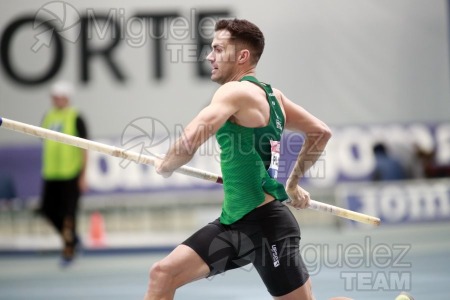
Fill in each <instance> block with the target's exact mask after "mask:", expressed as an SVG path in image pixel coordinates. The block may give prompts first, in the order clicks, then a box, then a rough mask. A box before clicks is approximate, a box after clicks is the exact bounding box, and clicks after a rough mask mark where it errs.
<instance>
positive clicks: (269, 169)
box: [216, 76, 288, 224]
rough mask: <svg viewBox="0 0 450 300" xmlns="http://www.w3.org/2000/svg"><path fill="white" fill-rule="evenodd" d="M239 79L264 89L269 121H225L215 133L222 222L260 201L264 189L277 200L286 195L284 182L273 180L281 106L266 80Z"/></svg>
mask: <svg viewBox="0 0 450 300" xmlns="http://www.w3.org/2000/svg"><path fill="white" fill-rule="evenodd" d="M240 81H250V82H252V83H255V84H256V85H258V86H260V87H261V88H262V89H264V91H265V92H266V95H267V101H268V102H269V105H270V121H269V124H268V125H267V126H265V127H260V128H249V127H244V126H241V125H237V124H235V123H232V122H230V121H227V122H226V123H225V124H224V125H223V126H222V127H221V128H220V129H219V130H218V131H217V133H216V139H217V142H218V143H219V146H220V150H221V153H220V166H221V170H222V178H223V188H224V201H223V204H222V213H221V215H220V222H221V223H222V224H232V223H234V222H236V221H237V220H239V219H241V218H242V217H243V216H244V215H246V214H247V213H249V212H250V211H252V210H253V209H255V208H256V207H257V206H258V205H260V204H261V203H262V202H263V201H264V198H265V193H267V194H269V195H272V196H273V197H274V198H275V199H277V200H279V201H283V200H286V199H288V195H287V194H286V191H285V188H284V186H283V185H282V184H281V183H279V182H278V181H277V180H276V175H277V171H278V159H279V156H280V148H279V147H280V143H279V141H280V140H281V134H282V132H283V128H284V122H285V120H284V115H283V112H282V110H281V107H280V105H279V103H278V100H277V99H276V97H275V96H274V94H273V91H272V88H271V87H270V85H269V84H266V83H262V82H259V81H258V80H257V79H256V78H255V77H253V76H245V77H243V78H242V79H241V80H240Z"/></svg>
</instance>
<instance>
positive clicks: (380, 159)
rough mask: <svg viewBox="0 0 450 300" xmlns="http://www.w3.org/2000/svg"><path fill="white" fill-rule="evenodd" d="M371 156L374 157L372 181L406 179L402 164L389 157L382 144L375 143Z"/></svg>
mask: <svg viewBox="0 0 450 300" xmlns="http://www.w3.org/2000/svg"><path fill="white" fill-rule="evenodd" d="M373 154H374V156H375V169H374V171H373V173H372V180H373V181H383V180H402V179H407V175H406V171H405V169H404V168H403V166H402V164H401V163H400V162H399V161H398V160H396V159H395V158H394V157H392V156H391V155H389V153H388V150H387V148H386V145H385V144H384V143H381V142H380V143H376V144H375V145H374V146H373Z"/></svg>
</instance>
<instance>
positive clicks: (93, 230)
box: [89, 212, 105, 247]
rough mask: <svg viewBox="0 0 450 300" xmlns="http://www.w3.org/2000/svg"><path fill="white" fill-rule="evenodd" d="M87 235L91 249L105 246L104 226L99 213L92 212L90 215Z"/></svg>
mask: <svg viewBox="0 0 450 300" xmlns="http://www.w3.org/2000/svg"><path fill="white" fill-rule="evenodd" d="M89 234H90V240H91V245H92V246H93V247H103V246H105V224H104V221H103V216H102V214H101V213H99V212H93V213H92V214H91V222H90V229H89Z"/></svg>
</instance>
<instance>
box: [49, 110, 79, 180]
mask: <svg viewBox="0 0 450 300" xmlns="http://www.w3.org/2000/svg"><path fill="white" fill-rule="evenodd" d="M77 116H78V112H77V111H76V110H75V109H73V108H64V109H52V110H50V111H49V112H48V113H47V114H46V116H45V118H44V121H43V123H42V127H44V128H47V129H50V130H54V131H58V132H61V133H65V134H69V135H73V136H77V135H78V132H77V126H76V119H77ZM42 157H43V164H42V176H43V177H44V179H46V180H67V179H73V178H75V177H76V176H78V174H79V173H80V171H81V169H82V167H83V152H82V149H80V148H77V147H74V146H69V145H66V144H62V143H58V142H55V141H52V140H48V139H46V140H44V145H43V152H42Z"/></svg>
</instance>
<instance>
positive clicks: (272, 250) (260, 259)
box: [254, 237, 309, 297]
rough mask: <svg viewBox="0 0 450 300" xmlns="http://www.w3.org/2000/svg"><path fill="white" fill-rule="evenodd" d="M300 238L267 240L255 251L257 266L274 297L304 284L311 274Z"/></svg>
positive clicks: (255, 263)
mask: <svg viewBox="0 0 450 300" xmlns="http://www.w3.org/2000/svg"><path fill="white" fill-rule="evenodd" d="M299 244H300V239H299V238H297V237H290V238H286V239H283V240H280V241H277V242H269V241H265V242H264V244H263V245H262V247H260V248H258V249H257V250H256V251H255V255H256V256H255V262H254V265H255V268H256V270H257V271H258V273H259V275H260V276H261V279H262V280H263V281H264V284H265V285H266V287H267V290H268V291H269V293H270V294H271V295H272V296H274V297H279V296H283V295H286V294H289V293H291V292H293V291H294V290H296V289H298V288H300V287H301V286H303V285H304V284H305V283H306V282H307V280H308V278H309V274H308V271H307V269H306V266H305V264H304V262H303V259H302V256H301V254H300V245H299Z"/></svg>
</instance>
